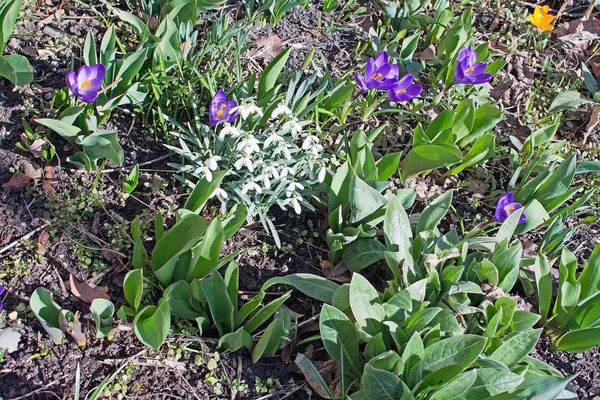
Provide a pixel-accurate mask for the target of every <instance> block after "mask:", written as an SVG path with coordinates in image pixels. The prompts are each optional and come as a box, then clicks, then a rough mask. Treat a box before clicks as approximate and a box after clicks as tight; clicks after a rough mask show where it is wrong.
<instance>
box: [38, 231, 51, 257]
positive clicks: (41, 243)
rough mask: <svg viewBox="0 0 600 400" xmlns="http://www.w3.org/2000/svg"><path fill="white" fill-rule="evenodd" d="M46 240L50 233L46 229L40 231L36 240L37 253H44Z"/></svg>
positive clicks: (48, 238)
mask: <svg viewBox="0 0 600 400" xmlns="http://www.w3.org/2000/svg"><path fill="white" fill-rule="evenodd" d="M48 240H50V234H49V233H48V232H47V231H45V230H44V231H41V232H40V235H39V236H38V240H37V252H38V254H41V255H44V254H46V250H47V247H46V245H47V244H48Z"/></svg>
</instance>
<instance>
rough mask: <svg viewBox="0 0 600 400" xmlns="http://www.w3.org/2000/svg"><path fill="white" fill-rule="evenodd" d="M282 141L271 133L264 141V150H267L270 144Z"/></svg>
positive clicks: (275, 134)
mask: <svg viewBox="0 0 600 400" xmlns="http://www.w3.org/2000/svg"><path fill="white" fill-rule="evenodd" d="M283 142H284V140H283V138H282V137H281V136H279V134H278V133H277V132H273V133H271V134H270V135H269V136H268V137H267V138H266V139H265V143H264V147H265V149H266V148H268V147H269V146H270V145H271V144H272V143H283Z"/></svg>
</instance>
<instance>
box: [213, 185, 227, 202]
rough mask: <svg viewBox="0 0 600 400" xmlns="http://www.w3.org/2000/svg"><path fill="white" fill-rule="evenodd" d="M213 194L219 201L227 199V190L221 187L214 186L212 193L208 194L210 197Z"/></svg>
mask: <svg viewBox="0 0 600 400" xmlns="http://www.w3.org/2000/svg"><path fill="white" fill-rule="evenodd" d="M215 196H216V197H217V198H218V199H219V200H221V201H225V200H227V192H226V191H224V190H223V189H221V188H216V189H215V191H214V192H213V194H211V195H210V197H211V198H213V197H215Z"/></svg>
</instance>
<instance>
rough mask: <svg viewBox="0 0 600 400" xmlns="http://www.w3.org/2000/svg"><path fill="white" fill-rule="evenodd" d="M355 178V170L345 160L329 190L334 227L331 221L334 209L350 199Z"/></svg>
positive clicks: (330, 213)
mask: <svg viewBox="0 0 600 400" xmlns="http://www.w3.org/2000/svg"><path fill="white" fill-rule="evenodd" d="M353 178H354V171H353V170H352V168H351V167H350V164H349V163H348V162H345V163H344V164H342V166H341V167H339V168H338V169H337V171H336V172H335V175H334V176H333V179H332V180H331V186H330V191H329V221H330V223H329V224H330V226H332V227H333V226H334V225H333V224H332V223H331V218H332V215H333V214H334V211H335V210H337V209H338V207H340V206H344V205H346V204H347V203H348V201H349V200H350V187H351V182H352V180H353ZM340 211H341V208H340Z"/></svg>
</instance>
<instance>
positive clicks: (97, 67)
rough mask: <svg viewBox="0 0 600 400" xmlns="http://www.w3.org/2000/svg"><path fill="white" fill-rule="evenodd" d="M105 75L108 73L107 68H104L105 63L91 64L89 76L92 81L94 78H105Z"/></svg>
mask: <svg viewBox="0 0 600 400" xmlns="http://www.w3.org/2000/svg"><path fill="white" fill-rule="evenodd" d="M104 75H106V68H104V65H103V64H94V65H91V66H90V73H89V76H88V79H89V80H90V81H91V80H94V79H99V80H103V79H104Z"/></svg>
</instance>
